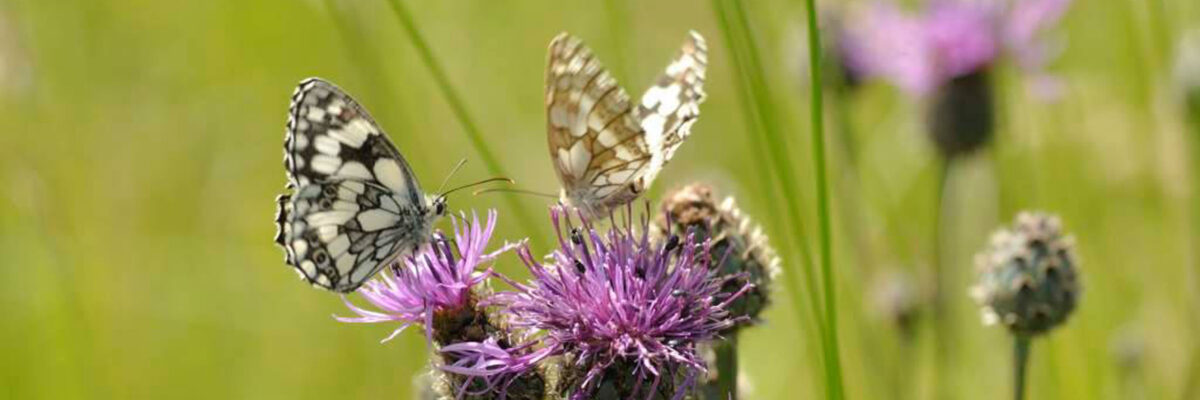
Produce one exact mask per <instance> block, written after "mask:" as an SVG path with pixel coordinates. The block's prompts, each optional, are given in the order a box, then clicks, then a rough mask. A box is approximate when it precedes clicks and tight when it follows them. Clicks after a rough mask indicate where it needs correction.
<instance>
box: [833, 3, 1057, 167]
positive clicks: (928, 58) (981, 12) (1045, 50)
mask: <svg viewBox="0 0 1200 400" xmlns="http://www.w3.org/2000/svg"><path fill="white" fill-rule="evenodd" d="M1069 3H1070V0H1019V1H1011V2H1010V1H1001V0H994V1H965V0H934V1H933V2H932V3H930V4H929V6H928V7H927V8H926V9H924V10H923V11H922V12H921V13H919V14H916V15H913V14H908V13H905V12H903V11H901V10H900V9H898V8H896V7H895V6H894V5H891V4H886V3H877V4H875V5H874V6H873V7H870V8H868V9H866V10H864V11H863V12H861V13H860V14H859V15H858V17H859V18H857V19H854V20H853V21H852V22H850V23H848V24H846V25H844V26H845V28H844V29H843V30H842V32H840V41H839V45H840V47H841V48H840V54H841V55H842V61H843V63H845V64H846V68H847V70H848V73H849V74H851V75H852V77H854V78H856V79H869V78H882V79H884V80H886V81H888V82H891V83H892V84H894V85H896V86H897V87H900V88H901V89H903V90H905V91H906V92H909V93H911V94H914V95H917V96H922V97H929V101H930V103H931V104H930V108H929V114H928V124H929V131H930V133H931V135H932V139H933V141H934V143H935V144H936V145H937V147H938V150H939V151H940V152H941V153H942V155H943V156H945V157H947V158H949V157H953V156H957V155H962V154H967V153H970V152H971V151H973V150H975V149H977V148H979V147H980V146H982V145H984V144H985V143H987V142H988V141H989V140H990V139H991V134H992V129H993V125H994V122H993V119H994V110H993V108H994V105H993V96H992V90H991V84H990V79H989V75H990V71H991V70H992V69H993V67H994V66H995V65H996V64H997V62H998V61H999V60H1000V58H1001V56H1004V55H1008V56H1011V58H1012V59H1013V60H1015V64H1016V65H1017V66H1018V67H1020V69H1021V70H1022V71H1024V72H1025V73H1026V75H1027V76H1028V77H1029V82H1030V83H1031V86H1030V87H1031V88H1033V89H1034V92H1035V94H1036V95H1038V97H1042V98H1052V97H1054V96H1055V95H1056V93H1057V92H1058V90H1057V87H1058V84H1057V81H1056V80H1055V79H1053V78H1051V77H1050V76H1049V75H1047V74H1046V73H1044V72H1043V67H1044V66H1045V64H1046V63H1047V62H1048V61H1049V59H1050V58H1051V56H1052V55H1053V53H1054V52H1053V50H1054V47H1053V46H1051V45H1049V44H1048V42H1046V41H1043V40H1041V38H1040V36H1039V34H1040V33H1041V32H1042V31H1043V30H1045V29H1046V28H1048V27H1050V26H1052V25H1053V24H1054V23H1055V22H1057V21H1058V19H1059V18H1060V17H1061V16H1062V14H1063V12H1064V11H1065V10H1066V8H1067V6H1068V5H1069Z"/></svg>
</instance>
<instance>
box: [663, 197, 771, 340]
mask: <svg viewBox="0 0 1200 400" xmlns="http://www.w3.org/2000/svg"><path fill="white" fill-rule="evenodd" d="M662 208H663V214H661V215H660V216H659V218H658V219H657V220H655V224H654V228H655V230H654V232H655V233H656V234H657V236H659V237H663V238H666V237H669V236H670V232H680V233H690V234H695V235H696V238H697V241H702V240H711V241H712V243H711V245H710V246H711V247H710V252H711V254H710V255H711V257H712V258H713V260H716V261H718V262H719V263H718V265H717V268H716V272H717V274H718V275H720V276H726V277H731V278H732V279H729V280H728V281H726V282H725V285H724V286H722V288H721V291H722V292H723V293H726V294H728V295H733V294H734V293H737V292H738V291H742V290H743V289H744V288H745V287H746V284H747V283H749V284H750V289H749V290H747V291H746V292H745V294H743V295H741V296H740V297H738V298H737V300H734V301H733V302H732V303H731V304H730V305H729V312H730V315H732V316H735V317H745V318H742V319H741V321H742V322H741V323H739V324H737V325H735V326H733V327H731V328H730V330H729V331H726V332H722V335H729V334H731V333H733V331H734V330H736V329H738V328H741V327H743V326H747V325H752V324H754V323H756V322H757V321H758V320H759V315H760V314H761V313H762V311H763V309H765V308H766V307H767V305H768V304H770V295H771V293H770V289H771V281H772V280H774V279H775V277H776V276H777V275H779V264H780V260H779V257H778V256H777V255H776V254H775V250H774V249H772V248H771V245H770V243H769V242H768V240H767V235H766V234H764V233H763V231H762V228H761V227H759V226H758V224H755V223H754V222H753V221H751V220H750V217H748V216H746V215H745V214H743V213H742V210H741V209H740V208H738V206H737V202H736V201H735V200H734V199H733V197H726V198H725V199H724V200H722V201H719V202H718V201H717V198H716V196H715V195H714V194H713V189H712V187H710V186H708V185H705V184H702V183H694V184H691V185H687V186H684V187H681V188H679V189H677V190H675V191H673V192H671V193H670V194H668V195H667V196H666V198H665V200H663V203H662Z"/></svg>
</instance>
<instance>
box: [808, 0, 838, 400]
mask: <svg viewBox="0 0 1200 400" xmlns="http://www.w3.org/2000/svg"><path fill="white" fill-rule="evenodd" d="M804 3H805V5H806V9H807V10H808V64H809V71H811V75H812V76H811V77H810V81H811V82H809V85H808V86H809V88H810V89H811V90H812V92H811V97H812V98H811V99H810V102H811V103H810V104H811V105H812V110H811V111H810V114H811V115H810V117H812V152H813V164H814V167H815V174H816V175H817V176H816V180H817V221H818V223H819V229H818V231H819V232H820V244H821V286H822V287H823V289H824V292H825V318H826V321H825V328H826V329H827V330H828V332H827V333H826V335H825V336H826V337H827V338H828V341H827V345H826V346H825V363H826V369H825V370H826V371H825V372H826V378H825V380H826V384H827V385H829V388H830V390H829V393H828V394H829V398H831V399H841V398H842V397H843V389H842V367H841V361H840V357H839V355H838V318H837V302H836V301H837V293H836V292H837V291H836V287H835V285H834V281H833V235H832V232H831V229H830V223H829V220H830V218H829V184H828V182H827V174H826V173H825V126H824V125H825V113H824V109H823V106H824V104H823V103H824V100H823V99H824V96H823V95H822V87H823V85H822V83H823V82H824V80H823V79H821V64H822V63H821V30H820V29H819V28H818V27H817V5H816V0H805V2H804Z"/></svg>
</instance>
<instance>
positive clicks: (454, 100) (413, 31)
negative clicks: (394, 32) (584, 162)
mask: <svg viewBox="0 0 1200 400" xmlns="http://www.w3.org/2000/svg"><path fill="white" fill-rule="evenodd" d="M388 4H390V5H391V6H392V12H393V13H395V14H396V19H399V20H400V25H401V26H402V27H403V28H404V32H405V33H406V34H407V35H408V38H409V40H410V41H412V44H413V47H416V49H417V54H418V55H419V56H420V57H421V62H422V63H424V64H425V66H426V67H428V68H429V73H430V75H433V80H434V82H435V83H436V84H437V86H438V89H439V90H441V92H442V96H443V97H445V98H446V102H447V103H449V104H450V109H451V110H452V111H453V112H454V116H455V117H457V118H458V122H459V123H460V124H461V125H462V127H463V132H464V133H466V134H467V139H468V140H470V142H471V146H472V147H474V148H475V152H476V153H479V159H480V160H482V161H483V165H484V166H485V167H487V169H488V171H490V172H491V173H492V174H493V175H496V176H508V175H507V174H506V173H505V171H504V168H503V167H501V166H500V161H499V159H497V158H496V155H495V153H492V150H491V148H489V147H488V146H487V143H485V142H484V140H483V134H482V133H481V132H480V131H479V125H476V124H475V120H474V119H472V118H471V115H470V113H468V112H467V106H466V104H465V103H463V101H462V97H460V96H459V95H458V92H457V91H455V90H454V86H453V85H451V84H450V79H449V78H447V77H446V72H445V70H444V69H443V68H442V65H441V64H440V63H439V62H438V60H437V58H434V56H433V52H432V51H430V50H429V44H427V43H426V42H425V38H423V37H422V36H421V32H420V30H418V29H417V26H416V23H415V22H414V21H413V18H412V14H410V13H409V12H408V9H407V8H404V5H403V4H401V3H400V0H388ZM503 195H504V201H505V203H507V204H508V208H509V209H511V210H512V212H513V214H514V215H515V216H516V219H517V223H519V224H521V228H522V230H523V231H524V232H525V233H526V234H527V235H529V240H530V241H531V242H532V243H533V244H534V246H535V247H537V248H540V249H543V250H546V249H548V247H545V246H544V244H545V242H544V241H543V240H542V237H541V235H537V234H536V233H538V232H540V231H541V230H540V229H538V224H536V223H534V220H533V219H532V218H531V217H530V215H529V214H528V213H527V212H526V210H525V208H524V207H521V204H520V203H519V202H518V201H517V198H516V194H513V193H507V192H506V193H504V194H503Z"/></svg>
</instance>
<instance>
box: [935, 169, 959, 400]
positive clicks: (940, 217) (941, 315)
mask: <svg viewBox="0 0 1200 400" xmlns="http://www.w3.org/2000/svg"><path fill="white" fill-rule="evenodd" d="M953 165H954V159H953V158H946V157H943V158H942V159H941V160H940V162H939V163H938V170H937V172H936V174H937V178H936V179H937V186H936V187H935V190H936V192H935V193H936V195H935V198H934V202H933V206H934V209H933V229H932V232H933V240H932V241H931V246H930V247H932V249H931V250H930V252H931V254H930V264H931V265H930V267H931V269H932V270H933V278H934V290H933V331H934V332H933V336H934V338H933V343H934V371H935V373H936V376H937V383H936V386H935V387H934V394H935V396H934V397H935V398H937V399H948V398H953V396H952V395H951V394H950V393H948V392H947V390H949V389H948V388H949V385H948V383H949V381H950V379H949V376H947V372H949V371H950V369H949V368H947V364H948V363H949V358H950V355H951V354H953V350H952V349H951V348H950V345H951V342H952V341H951V339H950V338H951V337H952V336H953V332H952V327H953V326H952V323H951V321H950V311H949V310H948V309H947V307H948V305H947V304H946V293H947V291H948V290H947V289H949V287H950V279H949V277H947V276H946V274H947V273H948V272H949V271H947V270H946V268H945V266H944V265H943V264H944V263H945V260H944V259H943V257H942V251H943V250H944V249H945V245H944V244H943V243H942V241H943V240H945V238H946V235H945V226H944V225H945V219H946V218H945V217H946V204H947V203H948V201H947V198H949V197H950V193H951V192H950V188H949V181H950V171H951V169H950V168H951V166H953Z"/></svg>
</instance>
